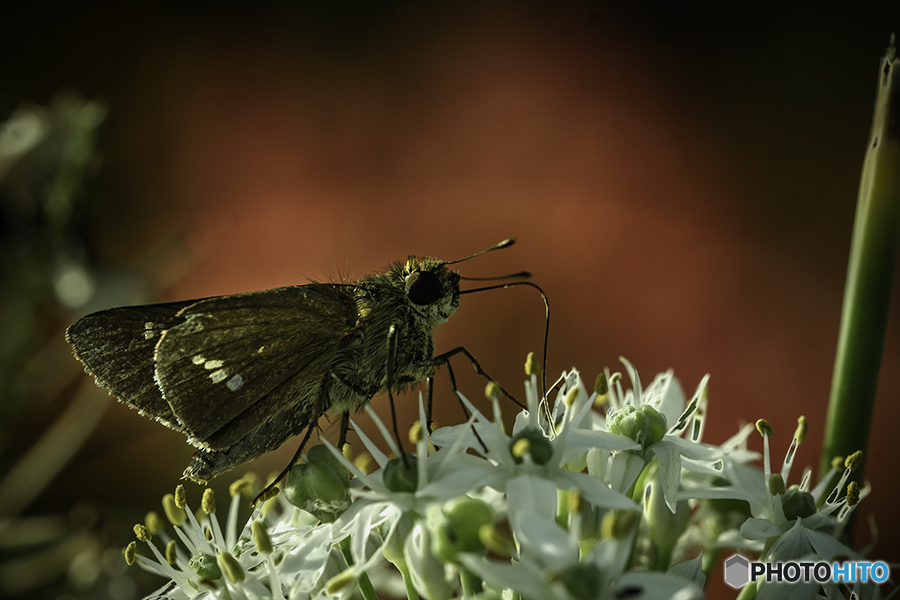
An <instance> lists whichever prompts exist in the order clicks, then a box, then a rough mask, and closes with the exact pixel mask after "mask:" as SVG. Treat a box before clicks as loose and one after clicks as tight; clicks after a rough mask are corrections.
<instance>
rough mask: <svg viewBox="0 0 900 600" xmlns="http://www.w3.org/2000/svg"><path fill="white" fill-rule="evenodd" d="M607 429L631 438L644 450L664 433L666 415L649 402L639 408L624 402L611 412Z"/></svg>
mask: <svg viewBox="0 0 900 600" xmlns="http://www.w3.org/2000/svg"><path fill="white" fill-rule="evenodd" d="M609 430H610V431H611V432H612V433H617V434H619V435H624V436H626V437H629V438H631V439H633V440H634V441H636V442H637V443H638V444H640V445H641V448H643V449H644V450H646V449H647V448H649V447H650V446H652V445H653V444H655V443H657V442H659V441H661V440H662V439H663V436H665V435H666V431H667V423H666V416H665V415H664V414H662V413H661V412H659V411H658V410H656V409H655V408H653V407H652V406H650V405H649V404H642V405H641V407H640V408H639V409H638V408H635V407H634V406H633V405H631V404H626V405H625V406H623V407H622V408H620V409H619V410H617V411H616V412H615V414H613V416H612V419H610V422H609Z"/></svg>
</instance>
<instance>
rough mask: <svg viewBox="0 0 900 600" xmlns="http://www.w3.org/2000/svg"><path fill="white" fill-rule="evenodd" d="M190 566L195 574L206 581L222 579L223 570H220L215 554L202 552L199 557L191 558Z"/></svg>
mask: <svg viewBox="0 0 900 600" xmlns="http://www.w3.org/2000/svg"><path fill="white" fill-rule="evenodd" d="M188 566H189V567H190V568H191V570H192V571H193V572H194V573H196V574H197V575H199V576H200V577H203V578H204V579H213V580H215V579H221V578H222V570H221V569H220V568H219V563H218V562H217V561H216V557H215V555H214V554H210V553H208V552H201V553H200V554H198V555H197V556H194V557H193V558H191V560H190V562H188Z"/></svg>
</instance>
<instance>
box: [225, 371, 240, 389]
mask: <svg viewBox="0 0 900 600" xmlns="http://www.w3.org/2000/svg"><path fill="white" fill-rule="evenodd" d="M225 385H227V386H228V389H229V390H231V391H232V392H236V391H238V389H240V387H241V386H242V385H244V378H243V377H241V376H240V375H235V376H234V377H232V378H231V379H229V380H228V381H226V382H225Z"/></svg>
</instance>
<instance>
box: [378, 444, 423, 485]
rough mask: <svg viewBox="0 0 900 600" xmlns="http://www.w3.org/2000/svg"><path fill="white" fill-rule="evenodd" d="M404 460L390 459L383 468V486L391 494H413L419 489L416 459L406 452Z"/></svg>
mask: <svg viewBox="0 0 900 600" xmlns="http://www.w3.org/2000/svg"><path fill="white" fill-rule="evenodd" d="M405 454H406V460H405V461H404V460H403V459H402V458H392V459H391V460H389V461H388V464H387V465H385V467H384V475H383V480H384V485H386V486H387V488H388V489H389V490H391V491H392V492H410V493H412V492H415V491H416V490H417V489H419V469H418V466H417V464H416V457H415V455H414V454H412V453H411V452H406V453H405Z"/></svg>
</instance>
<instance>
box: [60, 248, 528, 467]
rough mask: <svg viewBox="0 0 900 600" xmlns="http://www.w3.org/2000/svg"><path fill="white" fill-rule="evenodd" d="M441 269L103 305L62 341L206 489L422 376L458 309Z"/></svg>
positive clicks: (453, 279)
mask: <svg viewBox="0 0 900 600" xmlns="http://www.w3.org/2000/svg"><path fill="white" fill-rule="evenodd" d="M508 243H512V242H511V240H509V241H508ZM446 264H447V263H445V262H442V261H440V260H437V259H434V258H428V257H426V258H416V257H414V256H410V257H409V260H408V261H407V262H406V263H405V264H399V263H398V264H394V265H392V266H391V267H390V268H389V270H388V271H387V272H384V273H376V274H373V275H370V276H367V277H364V278H362V279H360V280H359V281H358V282H356V283H354V284H333V283H311V284H308V285H300V286H291V287H283V288H276V289H271V290H263V291H258V292H248V293H244V294H235V295H230V296H219V297H213V298H205V299H199V300H188V301H183V302H170V303H163V304H152V305H147V306H131V307H122V308H113V309H109V310H104V311H100V312H97V313H94V314H91V315H88V316H86V317H84V318H82V319H81V320H79V321H77V322H76V323H74V324H73V325H72V326H71V327H69V329H68V330H67V331H66V339H67V340H68V341H69V342H70V343H71V344H72V346H73V347H74V351H75V356H76V357H77V358H78V359H79V360H80V361H81V362H82V363H84V366H85V371H87V372H88V373H89V374H92V375H93V376H94V377H95V378H96V380H97V383H98V384H99V385H100V386H102V387H104V388H107V389H108V390H109V391H110V393H111V394H112V395H114V396H116V397H117V398H118V399H119V400H120V401H122V402H124V403H125V404H127V405H128V406H130V407H132V408H135V409H137V410H138V412H139V413H140V414H142V415H145V416H148V417H151V418H153V419H155V420H157V421H159V422H160V423H163V424H164V425H167V426H168V427H171V428H173V429H176V430H178V431H181V432H182V433H184V434H185V435H186V436H187V438H188V441H189V442H190V443H191V444H193V445H194V446H196V447H197V448H198V450H197V452H196V453H195V454H194V456H193V458H192V460H191V463H190V465H189V466H188V467H187V469H186V470H185V472H184V476H185V477H186V478H189V479H192V480H195V481H198V482H201V483H205V482H207V481H209V480H210V479H211V478H213V477H215V476H217V475H219V474H221V473H224V472H226V471H229V470H231V469H233V468H235V467H237V466H239V465H241V464H243V463H245V462H247V461H249V460H252V459H254V458H256V457H258V456H260V455H262V454H263V453H265V452H268V451H270V450H274V449H275V448H278V447H279V446H280V445H281V444H283V443H284V442H285V441H287V440H288V439H289V438H291V437H293V436H295V435H298V434H299V433H301V432H302V431H304V429H306V430H307V432H308V433H307V437H306V438H304V443H305V441H306V439H308V435H309V431H310V428H312V427H315V425H316V424H317V422H318V420H319V418H320V417H322V416H323V415H325V414H326V413H341V414H346V413H348V412H350V411H356V410H359V409H360V408H362V406H363V405H364V404H365V403H367V402H368V401H369V400H370V399H371V398H372V397H373V396H374V395H376V394H378V393H382V392H385V391H387V388H388V386H390V389H391V391H393V392H400V391H402V390H403V389H405V388H408V387H410V386H411V385H413V384H415V383H416V382H418V381H421V380H423V379H426V378H429V377H431V376H432V375H433V374H434V371H435V367H436V366H437V365H438V364H444V363H446V358H445V357H446V356H447V355H444V357H438V358H435V356H434V342H433V337H434V333H435V331H436V330H437V328H438V326H439V325H440V324H441V323H443V322H445V321H446V320H447V319H449V318H450V317H451V316H452V315H453V314H454V313H455V312H456V309H457V307H458V306H459V296H460V289H459V284H460V276H459V274H458V273H457V272H454V271H451V270H450V269H449V268H447V266H446ZM458 350H461V351H463V352H465V351H464V350H462V349H458ZM451 352H452V351H451ZM466 354H467V355H468V353H466ZM470 359H471V357H470ZM471 360H472V361H473V364H476V365H477V363H474V359H471ZM346 422H347V421H346V417H344V419H343V421H342V431H341V437H342V440H341V441H343V437H344V435H345V434H346Z"/></svg>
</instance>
